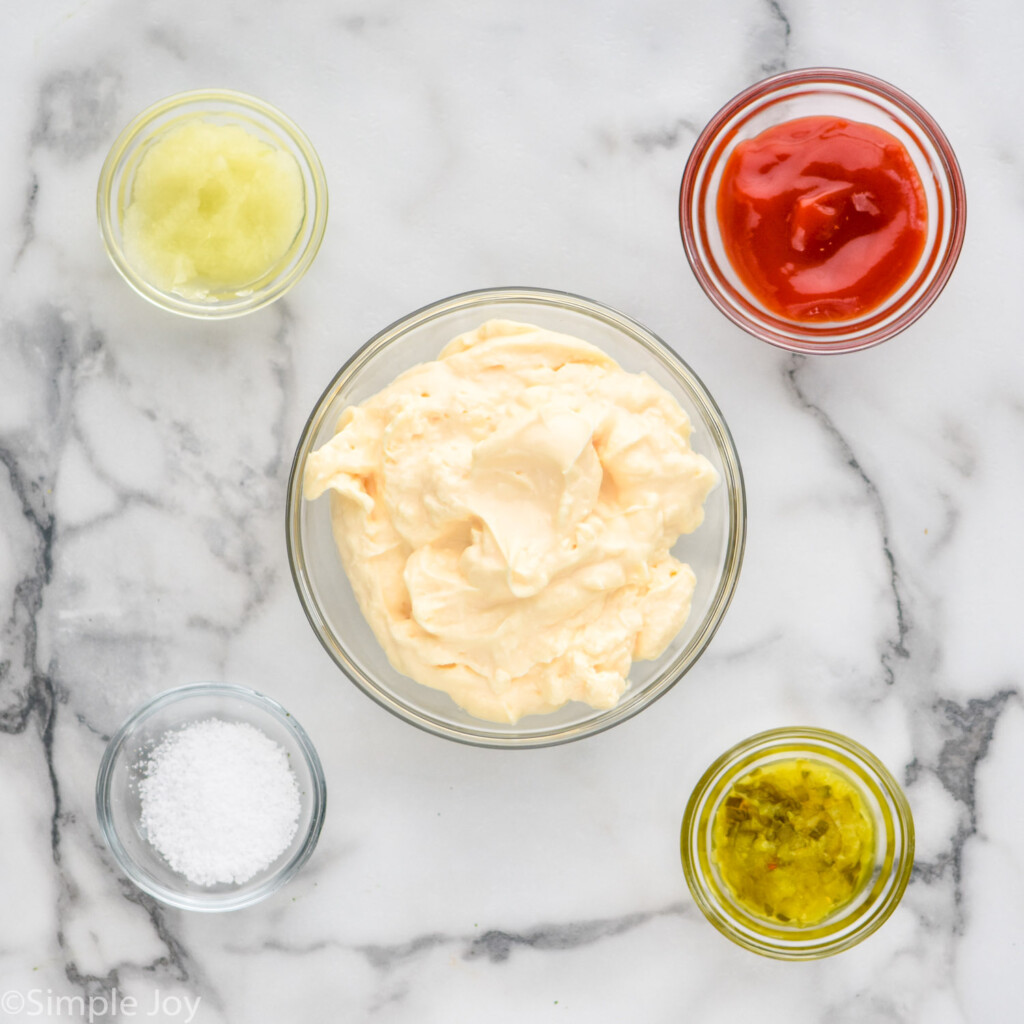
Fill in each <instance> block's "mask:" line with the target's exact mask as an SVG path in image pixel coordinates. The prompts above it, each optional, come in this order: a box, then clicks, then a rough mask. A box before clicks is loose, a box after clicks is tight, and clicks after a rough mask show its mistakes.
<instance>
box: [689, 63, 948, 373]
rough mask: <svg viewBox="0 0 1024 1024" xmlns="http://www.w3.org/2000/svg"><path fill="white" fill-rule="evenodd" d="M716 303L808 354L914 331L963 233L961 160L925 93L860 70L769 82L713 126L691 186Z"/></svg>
mask: <svg viewBox="0 0 1024 1024" xmlns="http://www.w3.org/2000/svg"><path fill="white" fill-rule="evenodd" d="M679 215H680V226H681V229H682V235H683V247H684V249H685V250H686V256H687V259H688V260H689V261H690V266H691V267H692V269H693V272H694V274H695V276H696V278H697V281H698V282H699V283H700V285H701V287H702V288H703V289H704V291H705V292H706V293H707V295H708V297H709V298H710V299H711V301H712V302H714V304H715V305H716V306H718V308H719V309H720V310H721V311H722V312H723V313H724V314H725V315H726V316H727V317H728V318H729V319H730V320H732V321H733V323H735V324H737V325H738V326H739V327H742V328H743V329H744V330H745V331H748V332H749V333H750V334H753V335H754V336H755V337H757V338H760V339H761V340H762V341H767V342H770V343H771V344H773V345H778V346H779V347H781V348H785V349H790V350H792V351H797V352H816V353H817V352H820V353H834V352H852V351H856V350H857V349H862V348H868V347H870V346H872V345H877V344H879V343H880V342H883V341H886V340H887V339H888V338H891V337H892V336H893V335H895V334H898V333H899V332H900V331H902V330H904V329H905V328H907V327H909V326H910V325H911V324H912V323H913V322H914V321H915V320H917V318H918V317H919V316H921V314H922V313H924V312H925V310H926V309H928V307H929V306H930V305H931V304H932V303H933V302H934V301H935V299H936V298H937V297H938V295H939V293H940V292H941V291H942V289H943V287H944V286H945V284H946V281H947V280H948V279H949V276H950V274H951V273H952V272H953V267H954V266H955V265H956V261H957V257H958V256H959V255H960V249H961V246H962V244H963V237H964V229H965V225H966V216H967V199H966V193H965V190H964V183H963V178H962V176H961V174H960V168H959V166H958V164H957V161H956V156H955V155H954V153H953V149H952V147H951V146H950V144H949V141H948V140H947V138H946V136H945V135H944V134H943V132H942V129H941V128H939V126H938V124H936V122H935V121H934V119H933V118H932V117H931V116H930V115H929V114H928V113H927V111H925V110H924V109H923V108H922V107H921V106H920V104H918V103H917V102H916V101H914V100H913V99H911V97H909V96H907V95H906V94H905V93H903V92H901V91H900V90H899V89H897V88H895V87H894V86H892V85H889V84H888V83H887V82H883V81H881V80H880V79H877V78H872V77H871V76H870V75H865V74H861V73H860V72H857V71H847V70H843V69H839V68H805V69H802V70H799V71H788V72H785V73H783V74H781V75H775V76H774V77H772V78H768V79H765V80H764V81H763V82H758V83H757V84H756V85H753V86H751V87H750V88H749V89H747V90H745V91H744V92H742V93H740V94H739V95H738V96H736V97H735V98H734V99H732V100H730V101H729V102H728V103H727V104H726V105H725V106H724V107H723V108H722V109H721V110H720V111H719V112H718V113H717V114H716V115H715V116H714V117H713V118H712V119H711V121H710V122H709V123H708V125H707V127H706V128H705V129H704V130H703V132H701V134H700V136H699V137H698V139H697V141H696V143H695V144H694V147H693V151H692V153H691V154H690V158H689V160H688V161H687V165H686V170H685V172H684V174H683V181H682V187H681V189H680V197H679Z"/></svg>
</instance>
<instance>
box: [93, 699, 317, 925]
mask: <svg viewBox="0 0 1024 1024" xmlns="http://www.w3.org/2000/svg"><path fill="white" fill-rule="evenodd" d="M326 806H327V787H326V785H325V783H324V774H323V768H322V767H321V765H320V759H319V757H318V756H317V753H316V750H315V748H314V747H313V744H312V743H311V742H310V739H309V737H308V736H307V735H306V732H305V730H304V729H303V728H302V726H301V725H299V723H298V722H297V721H296V720H295V719H294V718H293V717H292V716H291V715H290V714H289V713H288V712H287V711H286V710H285V709H284V708H283V707H281V705H280V704H278V703H277V701H275V700H272V699H271V698H269V697H266V696H264V695H263V694H261V693H257V692H256V691H255V690H250V689H247V688H246V687H243V686H232V685H228V684H224V683H193V684H191V685H188V686H181V687H178V688H177V689H174V690H168V691H167V692H165V693H162V694H160V695H159V696H157V697H155V698H154V699H153V700H151V701H149V702H148V703H147V704H144V705H143V706H142V707H141V708H139V709H138V710H137V711H136V712H135V713H134V714H133V715H132V716H131V717H130V718H129V719H128V720H127V721H126V722H125V723H124V725H122V726H121V728H120V729H118V731H117V732H116V733H115V734H114V736H113V737H112V738H111V740H110V743H109V744H108V745H107V749H106V752H105V753H104V755H103V760H102V762H101V764H100V769H99V774H98V775H97V778H96V813H97V816H98V818H99V822H100V828H101V830H102V832H103V837H104V839H105V840H106V842H107V845H108V846H109V847H110V850H111V852H112V853H113V855H114V857H115V859H116V860H117V862H118V864H119V865H120V867H121V870H122V871H124V873H125V874H126V875H127V876H128V878H129V879H130V880H131V881H132V882H134V883H135V885H137V886H138V887H139V888H140V889H142V890H144V891H145V892H147V893H149V894H150V895H151V896H154V897H155V898H156V899H158V900H160V901H161V902H163V903H167V904H169V905H171V906H175V907H182V908H184V909H186V910H204V911H218V910H238V909H239V908H241V907H247V906H249V905H250V904H253V903H256V902H257V901H259V900H262V899H264V898H265V897H267V896H269V895H270V894H271V893H273V892H276V891H277V890H278V889H280V888H281V886H283V885H284V884H285V883H286V882H287V881H288V880H289V879H290V878H292V877H293V876H294V875H295V873H296V872H297V871H298V870H299V869H300V868H301V867H302V865H303V864H304V863H305V862H306V861H307V860H308V859H309V856H310V854H311V853H312V852H313V848H314V847H315V846H316V843H317V839H319V837H320V829H321V827H322V825H323V820H324V812H325V810H326Z"/></svg>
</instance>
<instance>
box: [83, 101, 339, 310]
mask: <svg viewBox="0 0 1024 1024" xmlns="http://www.w3.org/2000/svg"><path fill="white" fill-rule="evenodd" d="M197 120H198V121H202V122H205V123H208V124H211V125H214V126H232V127H237V128H242V129H243V130H244V131H245V132H246V133H247V134H248V135H250V136H252V137H254V138H255V139H257V140H259V142H261V143H263V144H265V146H268V147H270V148H271V149H272V150H276V151H280V152H281V153H285V154H288V155H290V157H292V158H293V159H294V162H295V165H296V167H297V168H298V171H299V174H300V175H301V188H302V204H303V206H302V219H301V221H300V223H299V228H298V232H297V234H296V235H295V237H294V238H293V239H292V241H291V243H290V244H289V245H288V248H287V250H286V251H285V252H284V254H283V255H282V256H280V258H278V259H276V260H275V261H274V262H273V263H272V265H271V266H270V267H269V268H267V269H266V270H265V271H263V272H261V273H260V274H259V276H258V277H257V278H255V279H254V280H251V281H248V282H247V283H246V284H245V285H242V286H239V285H233V286H228V287H219V286H217V284H216V282H211V283H210V284H209V286H208V288H207V289H205V290H202V291H196V290H189V291H187V292H183V291H180V290H178V289H176V288H175V287H167V286H165V285H164V284H162V283H158V282H156V281H155V280H153V275H152V274H151V273H150V272H149V271H148V269H147V268H146V267H145V266H141V265H139V264H138V263H137V261H133V260H132V259H131V258H130V256H129V254H128V252H126V246H125V218H126V214H127V211H128V208H129V206H130V205H131V202H132V194H133V186H134V183H135V177H136V175H137V174H138V172H139V166H140V164H141V162H142V161H143V159H144V158H145V157H146V155H147V153H149V152H151V151H152V150H153V147H154V146H156V145H158V144H159V143H160V142H161V141H162V140H164V139H166V138H167V137H168V134H169V133H171V132H173V131H175V130H176V129H178V128H180V127H182V126H183V125H186V124H190V123H191V122H194V121H197ZM96 212H97V216H98V218H99V224H100V234H101V235H102V237H103V244H104V245H105V246H106V250H107V254H108V255H109V256H110V259H111V261H112V262H113V264H114V266H115V267H116V269H117V271H118V273H119V274H120V275H121V276H122V277H123V278H124V279H125V280H126V281H127V282H128V284H130V285H131V286H132V288H134V289H135V291H137V292H138V293H139V294H140V295H141V296H142V297H143V298H145V299H148V300H149V301H150V302H152V303H154V304H155V305H157V306H160V307H161V308H162V309H167V310H170V311H171V312H172V313H180V314H182V315H183V316H190V317H195V318H199V319H223V318H226V317H234V316H241V315H242V314H243V313H251V312H253V311H254V310H257V309H261V308H262V307H263V306H266V305H268V304H269V303H271V302H274V301H275V300H277V299H279V298H280V297H281V296H282V295H284V294H285V293H286V292H287V291H288V290H289V289H290V288H292V286H293V285H295V284H296V282H297V281H298V280H299V279H300V278H301V277H302V276H303V275H304V274H305V273H306V271H307V270H308V269H309V267H310V265H311V264H312V262H313V260H314V258H315V257H316V254H317V252H318V251H319V249H320V243H321V242H322V241H323V237H324V231H325V230H326V227H327V179H326V177H325V175H324V169H323V166H322V165H321V163H320V158H319V156H317V153H316V150H315V149H314V148H313V144H312V143H311V142H310V140H309V138H308V137H307V136H306V134H305V133H304V132H303V131H302V129H301V128H299V126H298V125H297V124H295V122H294V121H292V120H291V119H290V118H289V117H287V116H286V115H285V114H283V113H282V112H281V111H280V110H278V109H277V108H276V107H273V106H271V105H270V104H269V103H265V102H263V100H260V99H257V98H256V97H255V96H248V95H246V94H245V93H240V92H233V91H231V90H228V89H209V90H196V91H193V92H184V93H179V94H177V95H175V96H169V97H168V98H167V99H164V100H161V101H160V102H159V103H156V104H154V105H153V106H151V107H148V108H147V109H146V110H144V111H142V113H141V114H139V115H138V116H137V117H136V118H135V119H134V120H132V121H131V123H130V124H128V125H127V127H126V128H125V129H124V131H122V132H121V134H120V135H119V136H118V138H117V140H116V141H115V142H114V144H113V146H111V149H110V153H109V154H108V155H107V159H106V161H105V162H104V164H103V168H102V170H101V171H100V179H99V186H98V188H97V192H96ZM243 212H244V216H245V217H246V218H250V217H251V211H248V212H245V208H244V207H243Z"/></svg>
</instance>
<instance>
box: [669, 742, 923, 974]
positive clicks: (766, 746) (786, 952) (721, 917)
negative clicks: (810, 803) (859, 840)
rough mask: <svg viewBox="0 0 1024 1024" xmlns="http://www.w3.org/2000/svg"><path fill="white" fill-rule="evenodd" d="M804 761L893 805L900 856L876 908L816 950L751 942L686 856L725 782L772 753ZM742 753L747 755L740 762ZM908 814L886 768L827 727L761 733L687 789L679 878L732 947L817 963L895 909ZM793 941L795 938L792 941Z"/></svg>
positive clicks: (908, 845) (908, 866)
mask: <svg viewBox="0 0 1024 1024" xmlns="http://www.w3.org/2000/svg"><path fill="white" fill-rule="evenodd" d="M829 748H835V749H836V750H838V751H840V752H842V753H843V754H845V755H847V756H849V757H850V758H851V759H852V760H853V761H855V762H856V770H854V769H852V768H851V767H850V765H848V764H845V763H843V762H841V761H839V760H838V759H836V758H835V757H834V756H833V755H832V753H831V751H830V749H829ZM804 751H806V756H807V757H808V759H817V760H820V761H830V762H832V763H834V764H836V766H837V767H838V768H839V770H840V771H841V772H842V773H843V774H845V775H847V776H853V777H855V778H857V779H858V781H862V778H861V777H862V776H863V778H867V779H870V781H871V782H872V783H873V784H875V785H877V786H878V788H879V789H880V790H881V791H882V792H883V793H884V795H885V796H886V797H887V800H888V802H889V803H891V809H892V812H893V821H892V829H891V831H890V830H889V829H887V831H886V833H885V834H886V835H887V836H889V835H892V836H893V838H894V839H895V840H897V841H898V844H899V845H898V846H897V851H898V852H899V854H900V857H899V865H898V868H897V867H896V866H895V865H894V867H893V877H894V879H895V882H894V884H893V886H892V887H891V888H890V889H889V890H888V892H886V894H885V895H884V897H883V898H882V899H881V900H880V901H879V902H878V904H877V905H876V906H875V907H874V909H873V910H872V911H871V912H869V913H867V914H865V915H864V917H863V918H862V919H861V920H860V922H859V923H858V924H857V926H856V927H855V928H853V929H852V930H850V931H848V932H840V933H838V934H837V935H829V934H826V935H824V936H822V937H821V939H820V941H818V942H816V943H815V944H814V945H796V944H790V943H789V942H788V941H787V940H786V939H784V938H781V937H778V936H763V937H760V938H759V939H752V938H751V937H749V936H748V935H747V934H746V933H745V932H742V931H740V930H739V929H738V928H737V927H736V926H735V921H736V918H735V917H734V915H733V913H732V911H731V908H729V907H728V905H727V904H724V903H722V902H721V901H720V900H718V899H717V898H716V897H715V894H714V892H713V889H712V887H711V886H710V885H709V884H707V883H706V882H705V881H704V873H703V871H702V870H701V868H700V866H699V864H695V863H694V862H693V858H692V849H693V847H694V845H695V843H696V842H697V841H698V839H699V838H700V836H701V835H703V833H699V826H700V812H701V811H702V810H703V807H704V805H705V804H706V802H707V801H708V799H709V797H710V794H712V793H713V792H714V791H715V790H716V789H718V788H719V787H724V785H725V784H726V783H727V782H728V781H729V780H730V778H731V777H733V776H735V775H737V774H739V772H740V771H746V770H748V769H749V767H750V763H751V762H752V761H758V760H760V759H761V758H762V757H765V756H771V755H772V754H773V753H774V752H778V753H779V754H785V755H788V756H790V757H800V756H804ZM747 755H753V757H752V758H751V760H750V761H746V762H744V759H745V758H746V756H747ZM914 849H915V834H914V816H913V812H912V811H911V808H910V802H909V801H908V800H907V796H906V794H905V793H904V792H903V788H902V787H901V786H900V784H899V782H898V781H897V780H896V778H895V776H894V775H893V774H892V772H891V771H890V770H889V769H888V768H887V767H886V765H885V764H884V763H883V762H882V761H881V760H880V759H879V758H878V757H877V755H875V754H873V753H872V752H871V751H870V750H868V748H867V747H865V746H864V745H863V744H862V743H860V742H858V741H857V740H854V739H852V738H851V737H849V736H846V735H844V734H842V733H838V732H834V731H833V730H830V729H822V728H819V727H816V726H799V725H798V726H783V727H780V728H775V729H767V730H764V731H763V732H758V733H755V734H754V735H752V736H748V737H747V738H746V739H743V740H740V741H739V742H738V743H736V744H734V745H733V746H731V747H730V748H729V749H728V750H726V751H725V752H724V753H723V754H720V755H719V756H718V757H717V758H715V760H714V761H712V762H711V764H710V765H709V766H708V767H707V769H706V770H705V771H704V772H703V773H702V774H701V777H700V779H699V780H698V782H697V784H696V785H695V786H694V787H693V791H692V792H691V793H690V797H689V799H688V800H687V803H686V810H685V811H684V813H683V819H682V826H681V828H680V852H681V859H682V867H683V875H684V877H685V878H686V884H687V886H688V888H689V890H690V894H691V896H692V897H693V900H694V902H695V903H696V904H697V906H698V907H699V908H700V910H701V912H702V913H703V914H704V916H705V917H706V918H707V920H708V921H709V922H710V923H711V924H712V925H713V926H714V927H715V928H716V929H717V930H718V931H719V932H721V933H722V934H723V935H724V936H725V937H726V938H728V939H730V940H732V941H733V942H735V943H736V944H737V945H738V946H741V947H742V948H744V949H747V950H750V951H751V952H753V953H758V954H760V955H762V956H767V957H771V958H773V959H777V960H817V959H822V958H824V957H828V956H833V955H835V954H837V953H841V952H843V951H844V950H847V949H850V948H851V947H852V946H855V945H857V944H858V943H859V942H861V941H863V940H864V939H866V938H867V937H868V936H869V935H871V934H873V933H874V932H876V931H877V930H878V929H879V928H881V926H882V925H883V924H885V922H886V921H887V920H888V919H889V918H890V916H891V915H892V913H893V912H894V911H895V909H896V908H897V906H899V904H900V901H901V899H902V898H903V894H904V892H905V891H906V888H907V885H908V884H909V883H910V877H911V874H912V872H913V867H914ZM796 941H797V936H796V935H794V943H795V942H796Z"/></svg>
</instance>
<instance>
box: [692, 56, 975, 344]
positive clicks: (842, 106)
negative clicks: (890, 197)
mask: <svg viewBox="0 0 1024 1024" xmlns="http://www.w3.org/2000/svg"><path fill="white" fill-rule="evenodd" d="M812 116H825V117H838V118H845V119H847V120H849V121H859V122H863V123H867V124H871V125H875V126H876V127H878V128H881V129H883V130H884V131H886V132H888V133H889V134H890V135H893V136H895V137H896V138H897V139H898V140H899V141H900V142H902V143H903V145H904V147H905V148H906V150H907V152H908V154H909V155H910V158H911V159H912V161H913V163H914V166H915V168H916V170H917V173H918V176H919V177H920V179H921V184H922V185H923V187H924V194H925V200H926V203H927V208H928V225H927V236H926V239H925V244H924V249H923V251H922V253H921V255H920V257H919V258H918V260H917V263H916V264H915V266H914V268H913V270H912V271H911V272H910V276H909V278H908V279H907V280H906V281H905V282H904V284H903V285H902V286H901V287H899V288H898V289H896V291H895V292H894V293H893V294H892V295H890V296H889V297H888V298H886V299H885V300H884V301H882V303H881V304H880V305H879V306H876V307H874V308H871V309H869V310H867V311H866V312H864V313H863V314H862V315H860V316H859V317H856V318H854V319H850V320H838V321H837V320H822V321H819V322H807V321H795V320H791V319H788V318H786V317H784V316H782V315H781V314H778V313H775V312H772V311H771V310H769V309H768V308H766V307H765V306H764V304H763V303H762V302H760V301H759V300H758V298H757V297H756V296H755V295H754V294H753V293H752V292H751V290H750V289H749V288H748V287H747V285H746V284H745V283H744V282H743V281H742V280H741V279H740V277H739V276H738V275H737V273H736V271H735V269H734V268H733V267H732V265H731V263H730V261H729V257H728V256H727V255H726V251H725V246H724V244H723V241H722V235H721V231H720V228H719V222H718V214H717V201H718V191H719V185H720V183H721V181H722V175H723V172H724V170H725V167H726V164H727V163H728V162H729V158H730V156H731V155H732V153H733V152H734V150H735V149H736V147H737V146H738V145H739V144H740V143H741V142H744V141H745V140H748V139H752V138H754V137H756V136H758V135H760V134H761V133H762V132H764V131H765V130H766V129H768V128H770V127H772V126H775V125H778V124H781V123H783V122H786V121H791V120H793V119H795V118H801V117H812ZM966 218H967V196H966V192H965V190H964V182H963V177H962V176H961V173H960V167H959V165H958V164H957V160H956V156H955V154H954V152H953V147H952V146H951V145H950V143H949V140H948V139H947V138H946V136H945V135H944V134H943V132H942V129H941V128H940V127H939V126H938V124H937V123H936V122H935V120H934V118H932V117H931V115H929V114H928V112H927V111H926V110H925V109H924V108H923V107H922V106H921V105H920V104H919V103H917V102H916V101H915V100H913V99H912V98H911V97H910V96H908V95H906V93H903V92H901V91H900V90H899V89H897V88H895V87H894V86H892V85H889V83H887V82H883V81H881V80H880V79H877V78H872V77H871V76H870V75H865V74H862V73H860V72H857V71H847V70H844V69H841V68H803V69H801V70H798V71H787V72H784V73H783V74H780V75H775V76H773V77H772V78H768V79H765V80H764V81H762V82H758V83H757V84H756V85H752V86H751V87H750V88H749V89H746V90H744V91H743V92H741V93H740V94H739V95H738V96H736V97H734V98H733V99H731V100H730V101H729V102H728V103H727V104H726V105H725V106H724V107H723V108H722V109H721V110H720V111H719V112H718V113H717V114H715V116H714V117H713V118H712V119H711V120H710V121H709V122H708V124H707V126H706V127H705V128H704V130H703V131H702V132H701V134H700V135H699V136H698V138H697V141H696V142H695V143H694V146H693V150H692V152H691V153H690V156H689V159H688V160H687V163H686V169H685V171H684V173H683V180H682V185H681V188H680V195H679V223H680V228H681V231H682V237H683V248H684V249H685V251H686V257H687V259H688V260H689V263H690V267H691V268H692V270H693V273H694V276H695V277H696V278H697V281H698V283H699V284H700V286H701V288H703V289H704V291H705V293H706V294H707V296H708V298H710V299H711V301H712V302H713V303H714V304H715V305H716V306H717V307H718V308H719V309H720V310H721V311H722V312H723V313H724V314H725V315H726V316H727V317H728V318H729V319H730V320H732V322H733V323H735V324H736V325H737V326H739V327H742V328H743V330H745V331H747V332H748V333H750V334H752V335H753V336H754V337H755V338H760V339H761V340H762V341H767V342H769V343H770V344H772V345H777V346H779V347H780V348H785V349H789V350H792V351H797V352H808V353H839V352H853V351H856V350H858V349H863V348H868V347H870V346H872V345H877V344H879V343H880V342H883V341H886V340H887V339H889V338H891V337H893V335H895V334H898V333H899V332H900V331H902V330H904V329H905V328H907V327H909V326H910V325H911V324H912V323H914V321H915V320H917V319H918V318H919V317H920V316H921V315H922V314H923V313H924V312H925V311H926V310H927V309H928V308H929V307H930V306H931V304H932V303H933V302H934V301H935V300H936V299H937V298H938V296H939V294H940V292H941V291H942V289H943V287H945V284H946V282H947V281H948V280H949V277H950V275H951V274H952V273H953V268H954V267H955V266H956V262H957V258H958V257H959V255H960V249H961V246H962V245H963V239H964V231H965V227H966Z"/></svg>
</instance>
